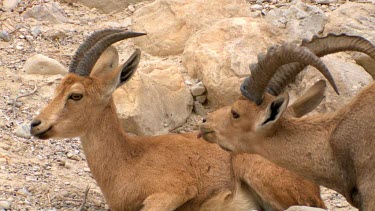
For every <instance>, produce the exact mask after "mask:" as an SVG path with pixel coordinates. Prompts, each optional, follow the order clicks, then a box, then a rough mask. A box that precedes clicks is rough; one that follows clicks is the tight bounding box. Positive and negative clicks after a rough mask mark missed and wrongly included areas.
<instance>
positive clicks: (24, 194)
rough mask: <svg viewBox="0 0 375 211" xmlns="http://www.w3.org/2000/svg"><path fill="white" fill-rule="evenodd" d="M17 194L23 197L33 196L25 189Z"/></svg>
mask: <svg viewBox="0 0 375 211" xmlns="http://www.w3.org/2000/svg"><path fill="white" fill-rule="evenodd" d="M17 194H18V195H21V196H30V195H31V193H30V192H29V191H28V190H26V189H25V188H22V189H19V190H18V191H17Z"/></svg>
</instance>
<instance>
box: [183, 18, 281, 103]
mask: <svg viewBox="0 0 375 211" xmlns="http://www.w3.org/2000/svg"><path fill="white" fill-rule="evenodd" d="M282 39H283V34H282V33H281V32H280V30H279V29H278V28H277V27H274V26H271V25H270V24H269V23H268V22H266V21H265V20H263V19H252V18H228V19H223V20H221V21H219V22H217V23H215V24H214V25H213V26H211V27H208V28H206V29H203V30H201V31H199V32H197V33H196V34H195V35H194V36H192V37H191V38H190V39H189V40H188V42H187V43H186V47H185V50H184V53H183V57H182V62H183V65H184V66H185V68H186V69H187V71H188V74H189V75H190V76H191V77H192V78H198V79H199V80H201V81H202V82H203V84H204V85H205V87H206V89H207V99H208V101H209V103H210V104H211V105H212V106H213V107H215V106H226V105H231V104H232V103H233V102H234V101H235V100H236V99H237V98H238V97H239V96H240V84H241V82H242V81H243V80H244V78H245V76H248V75H250V70H249V68H248V67H249V64H251V63H253V62H256V61H257V54H258V53H259V52H262V51H263V52H265V51H266V49H267V48H268V47H270V46H271V45H273V44H276V43H281V41H282Z"/></svg>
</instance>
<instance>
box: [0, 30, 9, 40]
mask: <svg viewBox="0 0 375 211" xmlns="http://www.w3.org/2000/svg"><path fill="white" fill-rule="evenodd" d="M0 38H1V39H2V40H4V41H5V42H9V41H10V36H9V33H8V32H7V31H5V30H3V31H0Z"/></svg>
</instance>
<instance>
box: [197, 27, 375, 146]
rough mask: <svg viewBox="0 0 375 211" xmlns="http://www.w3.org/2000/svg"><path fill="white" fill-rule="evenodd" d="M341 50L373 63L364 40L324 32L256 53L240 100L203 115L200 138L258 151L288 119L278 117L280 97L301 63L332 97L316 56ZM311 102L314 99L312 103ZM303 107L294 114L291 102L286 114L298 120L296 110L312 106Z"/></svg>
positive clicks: (282, 107)
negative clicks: (312, 69) (310, 68)
mask: <svg viewBox="0 0 375 211" xmlns="http://www.w3.org/2000/svg"><path fill="white" fill-rule="evenodd" d="M346 50H357V51H360V52H364V53H366V54H368V55H370V57H372V58H374V59H375V51H374V48H373V45H372V44H371V43H370V42H369V41H367V40H366V39H364V38H362V37H357V36H348V35H344V34H343V35H333V34H329V35H328V36H326V37H322V38H318V37H316V36H315V37H313V39H312V40H311V41H308V40H304V41H303V42H302V45H301V46H294V45H291V44H283V45H281V46H276V47H271V48H270V49H268V52H267V54H266V55H264V54H259V55H258V63H256V64H252V65H250V70H251V76H250V77H249V78H246V80H245V81H244V82H243V84H242V85H241V92H242V95H243V96H242V97H241V98H240V99H239V100H237V101H236V102H235V103H234V104H233V105H232V106H228V107H225V108H222V109H220V110H218V111H215V112H213V113H211V114H209V115H208V117H207V119H205V120H204V123H203V124H202V125H201V136H203V138H204V139H205V140H207V141H210V142H216V143H218V144H220V145H221V146H222V147H223V148H226V149H229V150H232V151H247V152H250V151H253V150H254V149H257V148H259V147H260V146H261V142H262V140H264V137H269V136H273V135H274V133H275V131H276V130H278V129H280V130H282V128H280V125H279V123H280V122H281V121H282V120H283V119H286V118H288V116H289V117H290V115H283V113H284V112H285V111H286V110H287V108H288V103H289V97H288V94H287V93H284V94H280V93H282V91H283V90H284V88H285V87H286V85H288V84H289V83H290V82H291V81H293V80H294V78H295V77H296V76H297V75H298V73H300V72H301V71H302V70H303V69H304V67H306V65H308V64H309V65H312V66H314V67H315V68H317V69H318V70H319V71H320V72H321V73H322V74H323V75H324V76H325V78H326V79H327V80H328V81H329V82H330V84H331V85H332V87H333V88H334V90H335V91H336V93H338V90H337V87H336V85H335V83H334V81H333V79H332V76H331V74H330V73H329V71H328V69H327V68H326V66H325V65H324V64H323V62H322V61H321V60H320V59H319V57H321V56H324V55H327V54H330V53H335V52H339V51H346ZM266 91H267V92H268V93H266ZM272 95H274V96H277V97H276V98H275V97H274V96H272ZM313 101H314V100H313ZM316 102H320V101H315V102H314V103H313V104H312V105H316ZM296 103H301V101H299V102H296ZM308 104H310V103H307V104H306V105H307V106H308V108H303V109H302V110H298V109H299V106H298V104H293V105H294V106H293V105H292V106H290V109H288V110H290V111H291V112H294V115H292V116H296V117H298V116H301V115H300V114H298V113H299V112H302V113H304V112H306V111H307V112H308V111H310V110H311V108H314V106H311V105H308ZM249 140H251V141H249ZM257 151H258V152H259V151H260V149H257Z"/></svg>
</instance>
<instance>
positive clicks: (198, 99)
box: [194, 95, 207, 103]
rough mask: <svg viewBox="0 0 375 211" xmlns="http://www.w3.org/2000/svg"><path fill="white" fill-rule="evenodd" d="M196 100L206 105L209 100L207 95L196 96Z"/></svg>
mask: <svg viewBox="0 0 375 211" xmlns="http://www.w3.org/2000/svg"><path fill="white" fill-rule="evenodd" d="M194 99H195V100H196V101H198V102H200V103H204V102H205V101H206V99H207V96H206V95H200V96H196V97H194Z"/></svg>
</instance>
